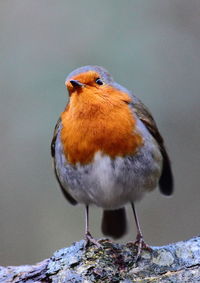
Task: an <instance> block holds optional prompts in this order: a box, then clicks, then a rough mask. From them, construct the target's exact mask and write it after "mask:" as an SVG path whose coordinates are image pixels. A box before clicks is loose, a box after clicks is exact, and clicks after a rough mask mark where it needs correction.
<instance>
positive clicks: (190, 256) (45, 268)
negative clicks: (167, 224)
mask: <svg viewBox="0 0 200 283" xmlns="http://www.w3.org/2000/svg"><path fill="white" fill-rule="evenodd" d="M100 242H101V244H102V246H103V248H97V247H96V246H94V245H91V246H90V247H89V248H87V250H85V248H84V241H83V240H82V241H80V242H76V243H74V244H73V245H72V246H70V247H68V248H64V249H61V250H59V251H57V252H55V253H54V254H53V256H52V257H51V258H49V259H46V260H44V261H42V262H40V263H38V264H36V265H25V266H9V267H0V282H15V283H17V282H29V283H30V282H74V283H75V282H76V283H79V282H84V283H89V282H95V283H98V282H108V283H117V282H121V283H122V282H124V283H130V282H154V283H155V282H181V283H183V282H195V283H196V282H200V237H196V238H193V239H190V240H188V241H184V242H178V243H175V244H170V245H167V246H163V247H152V251H143V252H142V255H141V258H140V259H139V260H138V261H137V262H135V256H136V247H135V246H134V245H133V244H131V243H128V244H126V245H121V244H114V243H112V242H110V241H108V240H101V241H100Z"/></svg>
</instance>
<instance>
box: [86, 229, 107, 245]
mask: <svg viewBox="0 0 200 283" xmlns="http://www.w3.org/2000/svg"><path fill="white" fill-rule="evenodd" d="M91 243H92V244H94V245H95V246H96V247H97V248H103V246H102V245H101V244H100V243H99V242H98V241H97V240H96V239H95V238H93V237H92V235H91V234H90V232H89V231H88V232H86V233H85V248H86V249H87V247H89V245H90V244H91Z"/></svg>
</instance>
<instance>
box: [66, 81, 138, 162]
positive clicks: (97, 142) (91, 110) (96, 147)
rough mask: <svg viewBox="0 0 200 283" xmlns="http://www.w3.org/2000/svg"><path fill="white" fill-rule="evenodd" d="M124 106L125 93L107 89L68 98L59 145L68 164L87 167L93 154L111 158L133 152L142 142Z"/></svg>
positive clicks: (84, 91) (132, 117)
mask: <svg viewBox="0 0 200 283" xmlns="http://www.w3.org/2000/svg"><path fill="white" fill-rule="evenodd" d="M127 102H130V98H129V96H128V95H127V94H126V93H122V92H120V91H118V90H115V89H113V88H112V87H108V86H105V88H103V87H102V88H101V90H100V91H99V89H98V88H97V89H95V90H94V89H91V88H85V89H84V90H83V91H82V93H79V94H78V93H74V94H73V95H72V97H71V99H70V104H69V105H68V107H67V108H66V110H65V111H64V112H63V113H62V115H61V120H62V130H61V141H62V144H63V149H64V153H65V156H66V158H67V160H68V161H69V162H70V163H71V164H76V163H78V162H79V163H81V164H87V163H89V162H91V161H92V160H93V158H94V155H95V153H96V152H97V151H101V152H102V153H103V154H107V155H109V156H110V157H111V158H115V157H117V156H126V155H129V154H134V153H135V152H136V150H137V149H138V148H139V147H140V146H141V145H142V143H143V139H142V137H141V135H140V134H139V133H138V132H137V131H136V121H135V119H134V116H133V114H132V113H131V111H130V109H129V106H128V105H127Z"/></svg>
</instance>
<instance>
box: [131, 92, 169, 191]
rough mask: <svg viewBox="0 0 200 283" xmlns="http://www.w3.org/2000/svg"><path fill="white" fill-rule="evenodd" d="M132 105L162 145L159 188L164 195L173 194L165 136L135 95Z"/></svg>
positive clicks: (160, 145)
mask: <svg viewBox="0 0 200 283" xmlns="http://www.w3.org/2000/svg"><path fill="white" fill-rule="evenodd" d="M131 105H132V107H133V109H134V111H135V113H136V115H137V116H138V118H139V119H140V120H141V121H142V122H143V123H144V125H145V126H146V127H147V129H148V130H149V132H150V133H151V134H152V136H153V137H154V138H155V140H156V141H157V143H158V145H159V147H160V151H161V153H162V157H163V168H162V173H161V176H160V180H159V188H160V191H161V192H162V193H163V194H164V195H171V194H172V193H173V174H172V170H171V164H170V160H169V156H168V154H167V151H166V149H165V145H164V141H163V138H162V136H161V134H160V133H159V130H158V128H157V125H156V122H155V121H154V119H153V117H152V115H151V113H150V111H149V110H148V108H147V107H146V106H145V105H144V104H143V103H142V102H141V101H140V100H139V99H138V98H136V97H135V96H133V102H132V103H131Z"/></svg>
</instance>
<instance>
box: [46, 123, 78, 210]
mask: <svg viewBox="0 0 200 283" xmlns="http://www.w3.org/2000/svg"><path fill="white" fill-rule="evenodd" d="M60 124H61V118H59V119H58V121H57V123H56V126H55V129H54V133H53V139H52V142H51V156H52V158H53V165H54V172H55V175H56V179H57V181H58V183H59V185H60V187H61V190H62V192H63V194H64V196H65V197H66V199H67V200H68V201H69V202H70V203H71V204H73V205H75V204H77V202H76V200H75V199H74V198H73V197H72V196H71V195H70V194H69V193H68V192H67V191H66V190H65V188H64V187H63V186H62V184H61V182H60V180H59V176H58V173H57V171H56V166H55V144H56V139H57V135H58V133H59V129H60Z"/></svg>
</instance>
